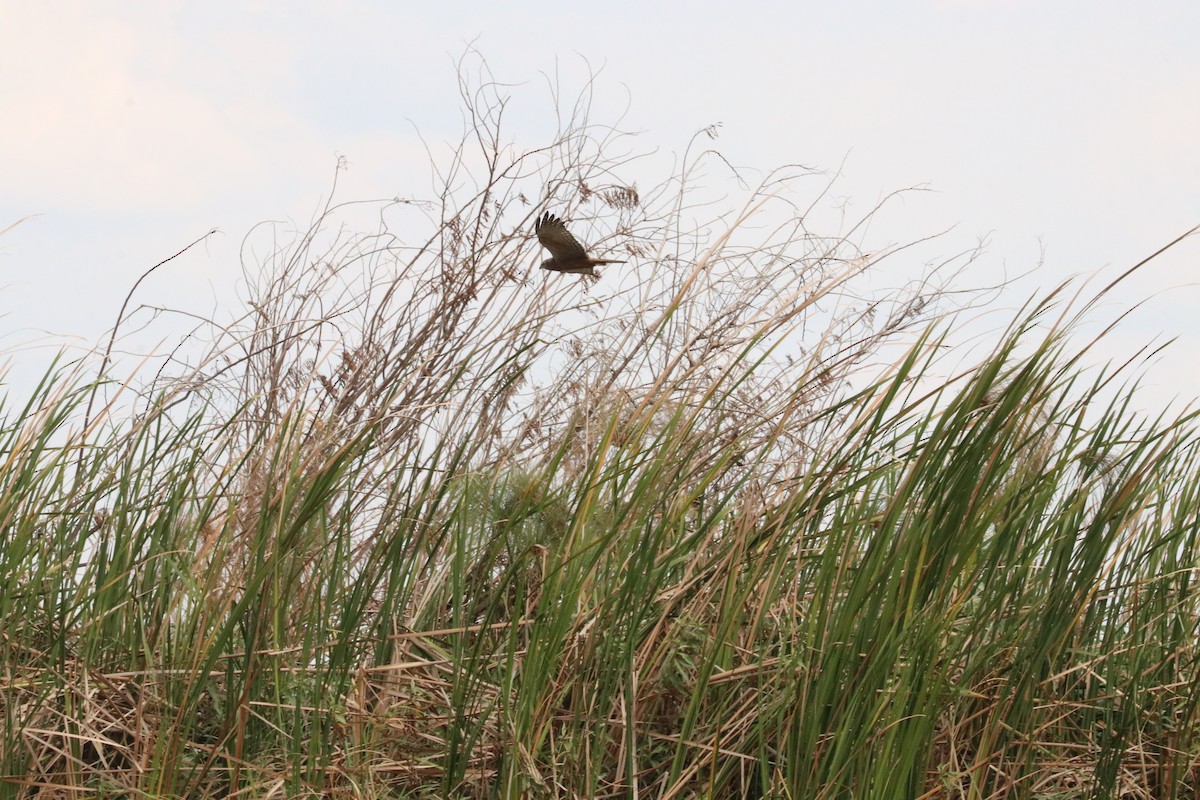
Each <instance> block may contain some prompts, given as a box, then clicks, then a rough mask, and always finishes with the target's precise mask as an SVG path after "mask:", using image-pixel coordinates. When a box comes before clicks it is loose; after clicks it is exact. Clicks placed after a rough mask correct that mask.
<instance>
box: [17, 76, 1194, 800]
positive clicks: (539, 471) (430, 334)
mask: <svg viewBox="0 0 1200 800" xmlns="http://www.w3.org/2000/svg"><path fill="white" fill-rule="evenodd" d="M489 91H496V90H495V89H494V87H491V86H490V85H487V84H484V85H482V86H481V87H480V88H479V89H478V90H477V91H476V90H470V91H467V90H466V85H465V84H464V103H465V104H466V108H467V109H468V112H469V113H468V120H469V125H468V133H467V136H466V137H465V138H464V141H463V142H462V143H461V145H460V147H459V148H458V149H457V150H456V151H455V152H456V154H457V155H456V157H455V158H454V159H452V160H451V161H450V162H449V166H448V167H446V169H445V171H444V172H443V173H442V178H443V180H442V182H441V184H440V185H441V186H444V187H447V188H446V190H445V191H444V192H442V193H441V194H440V195H439V196H437V197H434V198H432V199H428V200H420V201H418V200H407V201H398V202H397V203H395V204H384V205H383V206H382V207H379V208H376V209H375V210H376V211H377V213H378V214H379V216H378V217H377V219H378V220H379V223H378V224H379V228H378V230H377V231H376V232H374V233H371V234H366V235H350V234H347V233H346V230H347V229H348V227H347V226H346V225H345V224H343V222H342V221H341V220H340V219H339V214H341V213H344V212H347V210H351V211H352V210H355V209H356V208H357V207H356V206H334V205H330V206H328V207H326V208H325V209H323V211H322V213H321V214H319V215H318V217H317V219H316V220H315V221H314V223H313V225H312V226H311V228H310V229H307V230H303V231H300V232H299V233H297V234H296V235H295V236H294V237H293V239H292V240H290V241H286V240H285V241H283V243H282V244H278V245H277V246H275V249H273V250H270V251H269V252H268V254H267V255H265V256H263V257H261V258H260V259H259V260H257V261H253V262H251V263H250V264H249V265H248V272H249V275H250V278H249V285H250V289H251V297H250V298H249V300H248V301H247V308H246V313H245V315H244V316H241V317H238V318H235V319H234V320H233V321H232V322H225V323H222V324H216V323H206V324H205V325H203V326H202V328H201V329H198V332H197V335H196V337H195V339H194V341H193V344H194V345H196V346H195V347H194V348H193V349H192V350H189V351H187V352H186V353H185V352H184V351H183V350H180V351H177V352H176V353H173V354H172V355H171V358H170V359H168V360H166V361H165V362H163V363H162V364H161V368H160V369H159V370H158V372H156V373H155V374H154V376H153V380H141V381H139V380H128V381H126V380H121V381H119V382H117V385H123V384H126V383H127V384H128V386H129V387H135V386H141V387H143V388H142V390H141V392H140V394H137V395H136V396H134V398H133V399H132V400H131V399H130V397H131V395H130V392H131V391H132V389H130V388H127V389H126V390H125V391H124V392H123V393H115V392H114V391H113V389H114V384H103V385H102V384H97V383H95V382H94V380H93V379H92V378H90V377H88V374H87V372H86V369H87V367H86V365H76V366H64V365H55V366H54V367H53V368H51V369H50V370H49V371H48V372H47V374H46V379H45V380H44V381H43V383H42V384H41V385H40V386H39V387H37V389H36V391H34V392H33V393H32V394H31V397H30V400H29V401H28V403H27V404H24V405H16V406H14V405H11V403H12V402H13V401H12V399H11V397H10V398H9V400H8V401H7V402H8V403H9V405H8V406H6V407H5V408H4V413H3V416H2V417H0V453H2V454H3V458H2V459H0V521H2V524H3V537H4V539H3V542H4V546H3V548H2V549H0V581H3V584H2V585H0V620H2V621H3V624H2V626H0V630H2V631H3V640H2V642H3V646H2V647H0V665H2V673H0V681H2V684H0V685H2V686H3V691H2V693H0V706H2V709H3V720H2V736H0V748H2V749H0V758H2V760H3V769H2V770H0V775H2V779H0V793H2V794H3V795H4V796H6V797H33V796H39V797H40V796H46V797H130V798H135V797H181V798H182V797H186V798H200V797H310V796H311V797H362V798H383V797H395V798H401V797H412V798H434V797H439V798H440V797H481V798H483V797H503V798H518V797H520V798H527V797H657V798H685V797H687V798H690V797H713V798H742V797H746V798H751V797H781V798H782V797H788V798H847V797H872V798H904V799H905V800H910V799H911V798H918V797H927V798H942V797H944V798H998V797H1012V796H1018V797H1039V798H1041V797H1046V798H1049V797H1060V798H1067V797H1108V796H1114V797H1116V796H1119V797H1126V798H1135V797H1146V798H1167V797H1171V798H1188V797H1194V796H1195V795H1196V792H1197V781H1198V780H1200V778H1198V772H1197V769H1198V764H1200V744H1198V743H1197V741H1196V738H1195V731H1196V730H1197V721H1198V710H1197V700H1198V698H1200V665H1198V663H1197V659H1196V647H1195V642H1196V640H1197V634H1198V631H1197V620H1198V616H1197V614H1198V608H1197V601H1198V599H1200V591H1198V589H1197V586H1196V577H1197V573H1196V569H1197V556H1198V554H1200V542H1198V540H1197V537H1198V535H1200V534H1198V531H1200V517H1198V515H1197V510H1198V509H1200V497H1198V495H1197V491H1198V488H1197V487H1198V486H1200V471H1198V470H1200V462H1198V460H1197V447H1198V444H1197V437H1196V434H1195V431H1194V429H1193V427H1192V421H1193V420H1192V417H1191V416H1190V415H1185V416H1184V417H1182V418H1177V419H1176V418H1171V419H1168V418H1160V419H1156V420H1145V419H1141V418H1139V417H1138V416H1136V415H1135V414H1133V413H1132V412H1131V411H1130V410H1129V407H1128V403H1129V398H1130V396H1131V392H1130V391H1127V390H1123V389H1122V390H1114V388H1113V387H1114V385H1115V384H1116V382H1117V381H1118V380H1121V378H1120V376H1119V375H1113V374H1100V375H1095V374H1092V375H1091V377H1089V373H1086V372H1084V371H1082V370H1081V369H1080V368H1079V366H1078V365H1079V362H1080V358H1081V356H1082V355H1083V353H1084V352H1086V347H1083V348H1082V349H1079V346H1078V345H1075V344H1074V342H1076V341H1078V338H1077V337H1073V336H1072V335H1071V333H1072V331H1074V330H1075V328H1076V327H1077V325H1078V322H1079V321H1080V320H1081V319H1083V318H1084V317H1083V316H1081V315H1079V314H1076V313H1075V312H1072V311H1071V310H1070V308H1071V304H1070V303H1069V302H1068V300H1067V299H1066V298H1065V296H1064V293H1063V292H1061V291H1060V292H1058V293H1053V294H1051V295H1050V296H1049V297H1048V298H1046V299H1045V300H1044V301H1041V302H1039V303H1037V304H1035V305H1034V306H1032V307H1031V308H1030V309H1028V310H1026V311H1025V312H1023V313H1022V314H1020V315H1019V317H1018V318H1017V319H1016V320H1015V321H1014V323H1013V325H1012V327H1011V328H1010V329H1009V330H1008V331H1007V332H1006V333H1005V334H1003V335H1002V336H1000V337H999V339H998V342H997V343H996V345H995V347H994V350H993V351H992V352H991V353H990V354H988V355H987V357H986V358H983V359H981V360H980V362H979V364H978V366H976V367H973V368H970V369H967V370H963V371H961V372H959V373H957V374H954V375H952V376H950V377H946V376H945V374H944V371H943V370H942V368H941V365H942V364H943V363H944V362H945V358H944V355H943V354H944V353H945V351H946V347H945V345H946V342H947V341H949V338H948V337H949V336H950V334H951V333H952V331H953V324H952V320H949V319H939V318H937V317H936V309H937V308H938V293H937V289H936V287H935V286H932V285H929V284H927V285H925V286H923V287H921V289H920V290H919V291H916V292H913V293H910V294H907V295H895V294H892V295H887V296H878V297H874V298H870V297H865V295H863V294H862V292H863V289H862V288H861V287H860V286H859V284H857V283H856V280H857V279H858V277H859V276H860V275H862V274H864V273H865V272H867V271H869V270H871V269H873V268H876V267H877V265H878V264H879V263H880V262H881V260H882V259H884V258H888V257H894V256H895V255H896V253H897V252H898V249H893V250H889V251H884V252H883V253H881V254H875V255H865V254H863V253H862V252H861V251H860V250H859V249H858V248H857V247H856V246H855V245H854V242H855V241H858V238H857V236H856V234H855V231H857V230H858V229H859V226H860V224H862V223H859V222H855V221H850V222H848V223H847V229H846V230H844V231H842V232H841V233H839V234H837V235H834V236H817V235H815V234H813V233H812V232H811V231H809V230H808V229H807V225H806V223H805V214H804V213H803V211H804V209H805V208H806V206H805V205H803V204H802V203H801V200H800V199H798V198H803V197H805V196H806V195H805V194H804V192H806V191H808V189H807V188H806V187H807V186H808V184H807V183H805V181H809V180H811V176H810V175H809V174H808V173H807V172H804V171H789V170H784V171H782V172H780V173H775V174H773V175H771V176H770V177H768V178H767V179H765V180H764V181H763V182H762V184H761V185H760V186H758V188H747V189H746V191H745V193H744V199H745V204H744V205H743V206H742V207H741V209H740V210H737V211H731V212H729V213H727V214H726V213H716V214H713V215H711V216H710V217H708V218H707V220H706V221H703V222H696V220H697V219H699V217H698V216H697V215H698V214H700V213H701V212H703V211H704V210H705V209H706V208H708V206H705V205H703V204H690V201H689V200H688V198H689V197H690V195H689V192H690V191H691V189H690V188H689V187H690V186H691V182H692V180H693V176H694V175H695V174H696V171H697V170H698V169H699V166H698V165H699V164H701V163H709V164H711V163H712V162H713V160H714V159H713V156H712V155H711V154H702V155H699V156H694V157H693V156H689V159H690V160H685V162H684V165H683V167H682V169H681V170H680V171H679V172H678V174H675V175H672V176H671V177H670V178H669V179H668V180H667V181H665V182H664V184H663V187H662V188H661V189H659V190H654V191H647V190H645V189H642V190H639V189H637V188H636V187H635V186H634V185H633V183H632V182H631V181H630V182H623V179H622V178H621V177H620V176H621V175H622V174H623V173H626V174H632V167H631V166H630V165H632V164H634V163H635V159H634V158H633V157H632V156H628V155H618V156H615V157H614V156H610V155H608V154H609V153H611V152H612V150H613V148H617V149H618V150H619V148H620V146H621V143H622V142H623V141H624V140H623V139H622V137H621V135H620V134H619V133H617V132H615V130H614V129H612V128H597V127H593V126H590V125H588V124H587V123H586V120H585V119H583V118H582V117H581V116H579V114H581V113H582V112H583V111H586V103H584V104H582V105H579V106H576V109H575V112H573V115H570V116H568V117H567V118H565V119H564V120H563V122H562V125H561V130H562V131H564V132H563V133H562V134H561V135H560V136H559V137H558V138H557V139H556V140H555V141H554V142H552V144H551V145H550V146H548V147H545V148H539V149H536V150H532V151H528V152H525V153H521V154H516V151H515V150H514V149H513V148H511V147H509V146H508V145H506V144H505V143H504V140H503V138H502V130H503V128H502V125H501V117H502V111H503V108H504V100H503V98H502V97H500V96H499V95H494V96H492V95H488V94H487V93H488V92H489ZM581 109H582V111H581ZM709 133H712V132H711V131H710V132H709ZM697 149H699V148H697ZM622 152H623V151H622ZM717 162H718V164H720V163H721V162H720V161H719V159H717ZM530 187H533V188H532V189H531V188H530ZM527 193H528V194H527ZM820 194H821V192H820V191H818V192H817V193H816V195H817V196H818V197H819V196H820ZM528 197H538V198H539V199H538V200H537V202H531V201H529V200H528ZM805 202H808V203H811V202H812V197H811V195H808V200H807V201H805ZM572 203H574V204H575V205H572ZM547 206H551V207H554V208H563V207H566V208H567V213H566V214H564V216H566V217H567V218H570V219H574V220H581V221H584V222H582V223H580V224H590V223H588V222H587V221H589V220H592V219H595V220H596V222H595V229H596V230H597V231H598V230H600V229H602V228H604V229H607V230H610V231H612V234H611V237H609V238H605V237H604V236H600V237H599V240H598V244H597V246H598V247H599V248H600V249H601V252H603V251H604V250H605V248H623V252H625V254H626V255H627V256H628V257H629V258H630V259H631V262H632V264H633V267H631V269H630V270H629V271H628V272H625V273H620V272H614V271H611V270H610V272H609V273H607V274H606V275H605V277H604V278H603V280H602V281H601V282H599V283H596V284H590V283H581V282H579V281H578V280H576V279H574V278H570V279H563V277H562V276H544V275H538V274H535V273H536V270H533V269H530V268H529V267H528V265H532V264H533V263H534V261H535V258H536V255H535V253H534V246H533V243H532V242H531V241H530V238H529V236H528V234H527V231H528V230H529V224H530V222H531V220H532V219H533V217H534V216H535V215H536V214H537V213H539V212H540V211H541V210H542V208H544V207H547ZM725 207H726V206H721V208H725ZM728 207H734V206H728ZM393 212H397V213H401V214H408V215H409V216H406V217H402V218H394V217H390V216H389V214H392V213H393ZM872 213H875V212H872ZM414 220H416V221H415V222H414ZM764 220H767V221H770V222H769V223H764V222H763V221H764ZM400 228H403V229H404V230H405V231H406V232H407V231H411V230H421V229H424V230H425V234H424V236H423V238H420V239H416V238H412V237H411V236H410V235H408V233H405V235H401V234H400V233H398V232H397V230H398V229H400ZM269 238H270V240H271V241H272V242H278V241H280V231H278V230H275V231H271V232H270V237H269ZM589 238H592V237H589ZM593 240H594V241H595V239H593ZM414 241H415V242H417V244H409V242H414ZM250 249H251V248H249V247H248V250H247V251H248V252H250ZM847 298H852V299H857V301H858V302H857V304H855V303H854V302H848V301H847ZM830 309H834V311H830ZM1085 312H1087V313H1094V312H1092V311H1090V309H1087V308H1085ZM1073 347H1075V348H1076V349H1072V348H1073ZM884 358H887V359H890V360H891V363H890V366H885V367H880V366H879V365H880V363H882V362H881V359H884ZM111 377H112V376H110V379H111ZM96 392H99V393H100V394H101V396H103V397H104V398H106V402H102V403H98V404H97V405H96V409H97V410H96V411H95V412H93V413H92V415H90V416H91V419H90V422H89V426H88V427H87V428H86V429H81V428H80V425H79V421H80V420H81V419H83V418H84V416H85V414H84V412H85V409H86V407H87V405H88V404H89V403H90V402H91V398H92V395H93V394H94V393H96Z"/></svg>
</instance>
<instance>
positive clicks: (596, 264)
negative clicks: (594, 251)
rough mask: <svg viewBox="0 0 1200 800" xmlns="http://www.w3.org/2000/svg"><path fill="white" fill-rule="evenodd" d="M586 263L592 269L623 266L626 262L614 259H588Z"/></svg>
mask: <svg viewBox="0 0 1200 800" xmlns="http://www.w3.org/2000/svg"><path fill="white" fill-rule="evenodd" d="M588 263H589V264H591V265H592V266H593V267H602V266H604V265H605V264H625V263H627V262H626V261H625V260H624V259H616V258H589V259H588Z"/></svg>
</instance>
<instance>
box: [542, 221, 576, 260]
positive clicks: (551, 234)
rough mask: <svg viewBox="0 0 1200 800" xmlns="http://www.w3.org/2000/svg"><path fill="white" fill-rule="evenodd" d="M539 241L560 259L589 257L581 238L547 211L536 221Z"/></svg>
mask: <svg viewBox="0 0 1200 800" xmlns="http://www.w3.org/2000/svg"><path fill="white" fill-rule="evenodd" d="M534 229H535V230H536V231H537V237H538V241H539V242H541V243H542V247H544V248H546V249H547V250H549V251H550V255H552V256H554V258H555V259H556V260H558V261H574V260H576V259H580V258H587V251H586V250H584V249H583V245H581V244H580V243H579V240H578V239H576V238H575V237H574V236H572V235H571V232H570V231H569V230H567V226H566V225H563V221H562V220H561V219H559V218H558V217H556V216H554V215H553V214H551V213H550V212H549V211H547V212H546V213H545V214H543V215H542V217H541V219H539V220H538V221H537V222H535V223H534Z"/></svg>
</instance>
